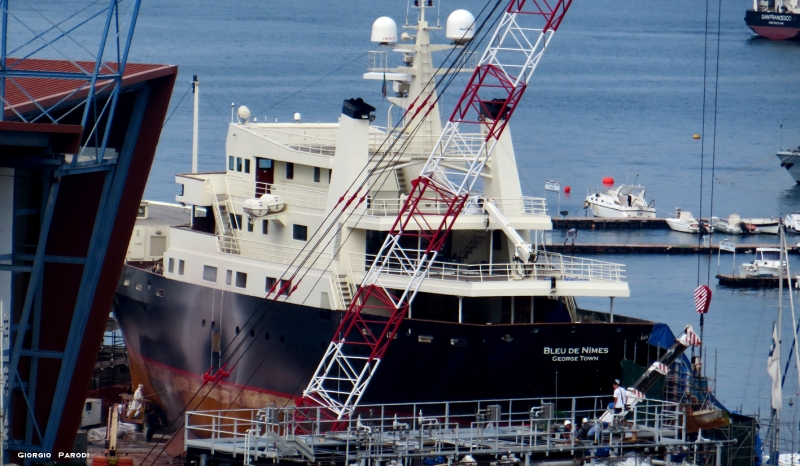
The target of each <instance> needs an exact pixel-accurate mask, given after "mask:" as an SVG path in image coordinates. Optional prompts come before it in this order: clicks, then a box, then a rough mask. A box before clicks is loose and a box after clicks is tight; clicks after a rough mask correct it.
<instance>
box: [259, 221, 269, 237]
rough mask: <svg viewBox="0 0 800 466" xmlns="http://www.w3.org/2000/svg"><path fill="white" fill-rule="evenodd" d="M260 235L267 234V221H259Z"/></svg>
mask: <svg viewBox="0 0 800 466" xmlns="http://www.w3.org/2000/svg"><path fill="white" fill-rule="evenodd" d="M261 233H262V234H265V235H266V234H267V233H269V220H262V221H261Z"/></svg>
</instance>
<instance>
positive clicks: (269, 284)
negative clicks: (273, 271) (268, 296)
mask: <svg viewBox="0 0 800 466" xmlns="http://www.w3.org/2000/svg"><path fill="white" fill-rule="evenodd" d="M277 281H278V280H276V279H274V278H272V277H267V281H266V283H265V284H264V291H266V292H267V293H269V292H270V290H272V287H273V286H275V282H277Z"/></svg>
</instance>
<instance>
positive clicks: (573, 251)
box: [546, 242, 798, 256]
mask: <svg viewBox="0 0 800 466" xmlns="http://www.w3.org/2000/svg"><path fill="white" fill-rule="evenodd" d="M546 247H547V250H548V251H553V252H559V253H561V254H566V255H570V256H573V255H583V254H716V253H717V252H719V245H718V244H711V245H699V244H657V243H638V244H590V243H577V242H576V243H575V244H574V245H571V244H567V245H566V246H565V245H563V244H548V245H547V246H546ZM735 247H736V252H737V253H748V252H750V253H752V252H755V250H756V248H774V247H776V245H775V244H772V243H770V244H737V245H735ZM787 250H788V251H789V252H792V251H797V250H798V247H797V246H789V247H787Z"/></svg>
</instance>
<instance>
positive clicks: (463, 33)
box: [373, 10, 475, 44]
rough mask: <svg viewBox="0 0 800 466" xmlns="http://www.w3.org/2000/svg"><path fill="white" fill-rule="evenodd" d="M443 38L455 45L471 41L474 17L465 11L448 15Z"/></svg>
mask: <svg viewBox="0 0 800 466" xmlns="http://www.w3.org/2000/svg"><path fill="white" fill-rule="evenodd" d="M373 34H374V33H373ZM444 36H445V37H447V38H448V39H450V40H452V41H453V42H455V43H456V44H466V43H467V42H469V41H471V40H472V38H473V37H474V36H475V17H474V16H472V13H470V12H469V11H467V10H456V11H454V12H452V13H450V16H448V17H447V29H445V34H444Z"/></svg>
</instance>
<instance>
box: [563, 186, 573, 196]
mask: <svg viewBox="0 0 800 466" xmlns="http://www.w3.org/2000/svg"><path fill="white" fill-rule="evenodd" d="M570 191H572V188H570V187H569V186H564V192H565V193H567V194H569V193H570Z"/></svg>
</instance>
